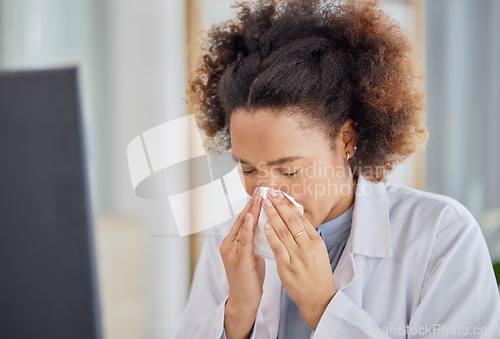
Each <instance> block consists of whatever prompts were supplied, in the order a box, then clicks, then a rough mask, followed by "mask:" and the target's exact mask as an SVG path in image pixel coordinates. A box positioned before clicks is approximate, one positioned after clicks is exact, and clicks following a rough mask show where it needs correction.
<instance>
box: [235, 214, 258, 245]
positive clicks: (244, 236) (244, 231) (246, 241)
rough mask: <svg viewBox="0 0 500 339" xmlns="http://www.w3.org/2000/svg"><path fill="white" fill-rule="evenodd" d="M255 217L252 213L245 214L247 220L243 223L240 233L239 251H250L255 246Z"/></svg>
mask: <svg viewBox="0 0 500 339" xmlns="http://www.w3.org/2000/svg"><path fill="white" fill-rule="evenodd" d="M254 220H255V219H254V217H253V216H252V214H251V213H247V214H246V216H245V222H244V223H243V225H241V228H240V232H239V233H238V240H239V243H238V245H239V246H238V252H239V253H249V252H252V248H253V234H254V230H255V223H254Z"/></svg>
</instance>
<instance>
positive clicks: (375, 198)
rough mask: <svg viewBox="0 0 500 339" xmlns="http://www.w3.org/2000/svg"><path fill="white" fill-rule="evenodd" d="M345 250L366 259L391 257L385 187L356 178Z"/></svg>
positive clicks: (387, 203)
mask: <svg viewBox="0 0 500 339" xmlns="http://www.w3.org/2000/svg"><path fill="white" fill-rule="evenodd" d="M346 249H347V251H348V252H350V253H356V254H361V255H365V256H369V257H380V258H383V257H391V256H392V243H391V228H390V222H389V201H388V197H387V190H386V186H385V184H384V183H382V182H380V183H374V182H371V181H369V180H367V179H366V178H364V177H363V176H359V179H358V184H357V188H356V197H355V200H354V212H353V216H352V228H351V235H350V236H349V240H348V241H347V244H346Z"/></svg>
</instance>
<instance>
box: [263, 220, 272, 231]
mask: <svg viewBox="0 0 500 339" xmlns="http://www.w3.org/2000/svg"><path fill="white" fill-rule="evenodd" d="M264 228H265V229H266V230H268V229H270V228H271V224H270V223H269V221H268V222H266V224H265V225H264Z"/></svg>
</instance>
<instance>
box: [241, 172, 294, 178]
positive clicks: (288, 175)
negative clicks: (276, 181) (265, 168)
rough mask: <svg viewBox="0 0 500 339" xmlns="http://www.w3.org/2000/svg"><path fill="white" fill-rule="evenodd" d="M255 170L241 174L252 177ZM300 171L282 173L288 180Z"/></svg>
mask: <svg viewBox="0 0 500 339" xmlns="http://www.w3.org/2000/svg"><path fill="white" fill-rule="evenodd" d="M254 171H255V170H251V171H243V170H242V171H241V173H243V175H250V174H251V173H252V172H254ZM299 171H300V170H297V171H296V172H294V173H284V172H281V174H282V175H283V176H284V177H287V178H292V177H294V176H295V175H296V174H297V173H298V172H299Z"/></svg>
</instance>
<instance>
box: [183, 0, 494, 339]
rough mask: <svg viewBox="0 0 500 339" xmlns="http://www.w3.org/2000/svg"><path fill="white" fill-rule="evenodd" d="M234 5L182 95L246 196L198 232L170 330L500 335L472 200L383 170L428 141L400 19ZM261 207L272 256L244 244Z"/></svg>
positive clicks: (264, 334) (189, 333)
mask: <svg viewBox="0 0 500 339" xmlns="http://www.w3.org/2000/svg"><path fill="white" fill-rule="evenodd" d="M239 7H240V8H239V14H238V16H237V20H233V21H228V22H226V23H224V24H221V25H219V26H214V27H212V29H211V30H210V31H209V36H208V39H207V40H206V46H205V54H204V56H203V58H202V61H201V63H200V66H199V67H198V69H197V71H196V72H195V73H194V74H193V77H192V78H191V80H190V90H189V91H188V95H189V99H190V100H191V102H192V103H194V104H195V105H196V106H197V110H196V114H197V120H198V123H199V126H200V127H201V128H202V129H203V130H204V131H205V133H206V135H207V136H208V137H209V140H208V147H209V148H210V149H211V150H216V149H217V150H221V149H222V150H227V149H229V148H231V152H232V154H233V157H234V158H235V160H236V161H237V162H238V168H239V170H240V171H241V172H242V176H241V179H242V182H243V184H244V187H245V189H246V190H247V193H248V194H249V195H252V197H251V199H250V200H249V202H248V204H247V205H246V206H245V208H244V209H243V211H242V212H241V213H240V215H239V217H238V218H237V219H236V220H233V223H232V225H231V224H230V225H228V226H230V227H226V226H221V228H222V229H220V230H219V231H220V232H222V233H223V234H224V236H223V237H209V238H207V240H206V243H205V245H204V247H203V250H202V252H201V254H200V258H199V261H198V265H197V268H196V271H195V275H194V279H193V283H192V287H191V292H190V297H189V300H188V304H187V306H186V309H185V311H184V314H183V317H182V320H181V323H180V325H179V329H178V333H177V337H179V338H224V337H227V338H247V337H249V336H250V337H253V338H309V337H312V338H369V337H398V338H405V337H422V336H435V337H447V336H452V335H464V333H465V332H467V335H470V336H473V337H474V336H475V337H493V336H495V335H500V332H498V331H500V329H499V328H498V327H499V326H500V324H499V322H500V301H499V296H498V288H497V285H496V282H495V277H494V275H493V270H492V267H491V261H490V259H489V254H488V250H487V248H486V245H485V241H484V239H483V237H482V234H481V231H480V228H479V226H478V224H477V222H476V221H475V220H474V218H473V217H472V215H471V214H470V212H469V211H467V210H466V209H465V207H463V206H462V205H460V204H459V203H458V202H456V201H455V200H453V199H451V198H448V197H444V196H440V195H436V194H431V193H425V192H421V191H417V190H414V189H410V188H405V187H400V186H396V185H393V184H387V183H385V182H384V179H385V177H386V173H387V171H389V170H391V169H392V168H393V167H394V166H395V165H396V164H398V163H399V162H401V161H402V160H404V159H405V158H406V157H407V156H408V155H410V154H411V153H412V152H414V150H415V148H416V146H417V145H418V144H419V143H422V142H424V141H425V140H426V138H427V131H426V129H425V126H424V123H425V116H424V113H423V105H424V102H423V94H422V90H421V88H420V87H419V79H418V76H417V72H416V71H415V68H414V65H413V63H412V56H411V52H410V44H409V42H408V39H407V37H406V36H405V35H404V34H403V33H402V32H401V30H400V28H399V27H398V25H397V24H396V23H395V22H393V21H391V20H390V19H389V18H388V17H387V16H386V15H385V14H384V13H383V12H382V11H381V10H380V9H379V8H378V6H377V4H376V3H373V2H368V1H360V2H353V1H347V2H346V1H344V2H333V1H311V0H307V1H306V0H301V1H299V0H289V1H272V0H267V1H259V2H255V3H241V4H239ZM259 186H264V187H270V188H272V189H271V190H270V191H269V192H268V195H267V199H265V200H263V199H262V197H260V196H259V194H258V192H259V190H258V187H259ZM273 189H274V190H273ZM252 192H253V194H252ZM281 192H285V193H287V194H288V195H290V196H292V197H293V198H295V200H296V201H297V202H298V203H299V204H301V205H302V206H303V207H304V214H301V213H300V212H299V211H298V209H297V208H296V207H295V206H294V205H293V204H292V203H291V202H290V201H289V200H288V199H286V198H284V196H283V194H282V193H281ZM262 207H263V208H264V211H265V213H266V215H267V216H268V217H269V223H268V224H267V225H266V227H265V229H266V231H265V233H266V238H267V241H268V243H269V245H270V247H271V249H272V251H273V253H274V257H275V261H273V260H264V259H263V258H261V257H259V256H257V255H255V254H254V252H253V247H252V242H253V235H254V230H255V227H256V224H257V221H258V219H259V215H260V211H261V208H262ZM495 331H497V332H495Z"/></svg>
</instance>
